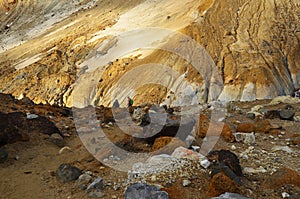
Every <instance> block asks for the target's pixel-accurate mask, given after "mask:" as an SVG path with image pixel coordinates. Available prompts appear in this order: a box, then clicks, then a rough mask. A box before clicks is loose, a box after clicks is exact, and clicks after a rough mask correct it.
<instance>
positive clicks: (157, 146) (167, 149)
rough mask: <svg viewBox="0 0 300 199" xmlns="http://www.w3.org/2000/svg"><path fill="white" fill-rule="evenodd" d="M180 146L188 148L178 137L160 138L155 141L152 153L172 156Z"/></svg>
mask: <svg viewBox="0 0 300 199" xmlns="http://www.w3.org/2000/svg"><path fill="white" fill-rule="evenodd" d="M180 146H183V147H186V144H185V143H184V142H183V141H182V140H180V139H179V138H177V137H159V138H156V139H155V142H154V144H153V146H152V151H155V152H157V153H165V154H172V153H173V151H174V150H175V149H176V148H178V147H180Z"/></svg>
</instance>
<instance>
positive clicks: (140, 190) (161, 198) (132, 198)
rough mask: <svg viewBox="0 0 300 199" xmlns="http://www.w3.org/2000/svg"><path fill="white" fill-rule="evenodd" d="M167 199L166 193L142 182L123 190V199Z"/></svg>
mask: <svg viewBox="0 0 300 199" xmlns="http://www.w3.org/2000/svg"><path fill="white" fill-rule="evenodd" d="M146 198H151V199H169V196H168V193H167V192H165V191H160V190H159V188H158V187H156V186H151V185H147V184H142V183H136V184H133V185H131V186H129V187H128V188H127V189H126V191H125V196H124V199H146Z"/></svg>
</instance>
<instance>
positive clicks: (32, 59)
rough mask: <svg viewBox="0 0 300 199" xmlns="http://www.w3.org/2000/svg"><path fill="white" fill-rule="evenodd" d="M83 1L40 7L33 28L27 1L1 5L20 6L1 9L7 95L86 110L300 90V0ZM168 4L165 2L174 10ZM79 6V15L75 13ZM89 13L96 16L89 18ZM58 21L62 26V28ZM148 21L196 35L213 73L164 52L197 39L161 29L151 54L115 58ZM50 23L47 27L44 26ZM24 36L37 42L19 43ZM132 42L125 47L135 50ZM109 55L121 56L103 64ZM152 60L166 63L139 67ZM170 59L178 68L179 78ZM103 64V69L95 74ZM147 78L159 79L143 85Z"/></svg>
mask: <svg viewBox="0 0 300 199" xmlns="http://www.w3.org/2000/svg"><path fill="white" fill-rule="evenodd" d="M26 2H27V1H26ZM62 2H63V1H62ZM80 2H81V4H79V3H78V4H77V3H75V4H74V6H75V8H76V9H71V10H68V12H67V11H64V10H67V9H64V10H62V9H58V7H56V6H54V7H53V5H52V4H48V1H43V4H41V3H40V4H33V7H32V9H33V10H35V9H39V8H40V7H39V6H42V7H43V6H44V7H45V6H46V7H47V8H49V9H48V10H49V12H46V16H44V17H43V16H41V14H39V12H37V13H34V16H35V17H36V19H37V20H35V22H34V24H29V25H28V24H27V25H28V26H27V27H29V28H27V27H25V26H23V25H22V24H23V22H24V24H25V21H26V18H22V17H25V16H27V15H26V14H24V16H22V17H20V19H19V20H18V21H15V20H13V19H14V18H18V13H24V12H25V13H26V12H28V10H26V9H24V8H26V6H24V5H25V4H24V3H25V1H1V3H2V4H3V5H4V4H5V5H9V6H16V7H15V9H13V10H7V9H6V10H7V12H8V13H7V14H6V15H4V11H1V12H3V15H2V16H1V20H2V19H3V21H4V23H3V25H2V24H1V27H0V28H1V30H0V31H1V35H3V37H1V38H3V39H2V40H1V44H2V49H0V60H1V61H0V77H1V78H0V91H1V92H4V93H10V94H13V95H14V96H16V97H20V98H21V97H24V96H26V97H28V98H30V99H32V100H33V101H34V102H36V103H40V102H42V103H50V104H58V105H66V106H73V105H75V106H78V107H82V106H87V105H91V104H92V105H94V104H96V105H101V104H103V105H105V106H112V105H113V102H114V101H115V100H116V99H118V100H119V102H120V105H121V106H124V105H126V98H127V96H128V95H130V96H131V97H133V98H134V101H135V103H136V104H140V103H144V102H151V103H164V104H168V105H176V106H181V105H191V104H197V103H199V102H200V103H203V102H207V101H211V100H216V99H219V100H224V101H230V100H242V101H249V100H255V99H268V98H274V97H276V96H278V95H288V94H291V92H292V91H293V90H294V89H295V88H298V87H299V81H300V79H299V67H300V54H299V50H300V44H299V43H300V42H299V39H300V24H299V18H300V16H299V13H300V5H299V1H297V0H292V1H288V2H287V1H285V0H275V1H266V0H264V1H254V0H250V1H249V0H224V1H213V0H203V1H201V2H199V1H196V0H191V1H190V3H189V4H184V5H182V6H181V4H180V2H178V1H175V0H174V1H168V2H165V1H161V2H156V3H155V4H154V3H153V2H151V1H139V0H136V1H133V2H132V1H131V2H126V3H124V2H123V3H120V2H118V1H113V2H112V3H111V5H109V6H110V12H109V11H107V9H105V6H108V5H107V2H98V4H99V5H98V4H97V5H98V6H97V7H96V6H95V4H94V3H93V1H86V3H87V4H86V5H84V4H85V3H84V2H82V1H80ZM102 4H103V5H102ZM3 5H2V6H3ZM76 6H77V7H76ZM158 7H164V9H165V11H166V16H163V15H162V14H161V9H157V8H158ZM132 8H134V9H132ZM79 9H81V11H80V12H78V10H79ZM149 9H151V10H152V12H151V15H149V18H148V17H144V14H141V13H142V12H144V11H145V10H149ZM39 10H40V9H39ZM32 12H34V11H32ZM64 12H66V13H64ZM76 12H77V14H78V16H77V17H76V15H70V14H71V13H76ZM81 12H82V13H84V14H85V16H89V18H84V17H81ZM99 13H101V15H99ZM32 14H33V13H32ZM50 16H51V17H50ZM68 16H69V18H68ZM45 19H46V20H45ZM129 19H130V20H129ZM41 21H42V22H41ZM45 21H46V22H47V23H45ZM48 22H49V23H48ZM54 22H55V23H56V25H55V26H53V27H52V26H51V24H54ZM136 22H139V23H136ZM37 27H40V28H39V29H38V28H37ZM49 27H52V28H49ZM145 27H159V28H167V29H170V30H173V31H175V32H176V31H180V32H182V33H183V34H185V35H186V36H187V37H188V38H190V40H191V39H194V40H195V41H197V42H198V43H199V44H200V45H201V46H203V47H204V48H203V50H204V51H205V52H206V53H207V55H209V56H210V57H211V58H212V59H210V58H209V57H205V59H203V60H205V61H203V64H204V65H209V66H211V67H212V68H209V69H211V70H208V69H205V70H202V71H200V72H199V70H198V71H197V69H195V68H194V66H193V63H187V62H188V61H184V60H183V58H184V57H176V56H173V55H174V54H175V53H174V52H165V51H163V50H157V49H162V46H163V45H166V44H167V46H170V48H171V49H174V50H177V47H178V46H180V48H182V47H183V46H184V45H185V44H186V43H188V40H186V39H182V38H178V37H177V36H174V37H172V35H168V39H169V40H166V39H165V35H161V38H159V39H158V45H157V46H154V47H155V48H154V50H150V51H148V52H147V53H144V52H143V51H135V54H134V55H124V54H123V55H122V56H123V57H121V58H114V56H113V52H116V51H118V50H120V48H118V47H119V46H122V42H123V44H127V45H131V43H132V42H130V41H127V40H124V38H126V37H119V36H118V35H120V34H123V32H124V31H125V32H126V31H130V30H133V29H143V28H145ZM43 28H45V31H44V33H43V31H39V30H43ZM46 28H49V29H48V30H46ZM106 29H108V30H106ZM122 31H123V32H122ZM17 33H18V34H21V36H19V37H20V38H25V41H26V40H28V42H25V41H21V40H20V38H19V39H18V38H17V36H18V34H17ZM24 33H26V34H27V35H25V36H24ZM42 33H43V34H42ZM95 35H96V36H95ZM123 36H124V35H123ZM34 37H35V39H32V38H34ZM122 39H123V40H122ZM166 41H167V42H166ZM7 42H8V43H7ZM9 42H10V43H11V42H16V44H18V45H19V44H20V45H19V46H17V47H16V48H12V47H14V46H15V45H12V44H10V43H9ZM160 42H161V43H160ZM127 45H125V46H123V47H124V48H125V49H126V48H128V46H127ZM174 46H175V47H174ZM172 47H174V48H172ZM132 48H133V47H132ZM193 52H194V51H193ZM124 53H125V52H124ZM172 53H173V55H172ZM125 54H126V53H125ZM129 54H130V53H129ZM141 55H142V56H141ZM193 56H194V55H193ZM99 57H106V58H107V60H109V59H108V58H110V57H111V58H112V60H109V61H110V62H105V63H104V62H103V63H102V62H99V60H98V58H99ZM204 62H205V63H204ZM149 63H157V65H158V67H157V65H155V66H151V67H152V68H151V70H149V71H145V70H141V71H139V70H138V69H139V66H145V65H147V64H149ZM160 65H163V66H166V67H167V68H169V69H171V70H174V71H175V72H176V75H174V74H172V73H168V72H166V70H165V68H164V67H161V66H160ZM97 67H98V69H97V70H95V71H91V70H90V69H91V68H94V69H95V68H97ZM155 67H157V68H155ZM133 69H135V70H133ZM135 72H136V73H135ZM125 77H126V78H127V79H126V78H125ZM172 77H173V78H172ZM174 77H176V78H174ZM76 80H77V81H76ZM124 80H126V81H124ZM141 80H144V81H146V80H151V81H147V82H148V83H149V84H142V82H140V81H141ZM155 81H159V82H160V83H161V85H157V84H155ZM75 82H76V85H77V87H76V88H74V85H75ZM91 82H94V83H93V84H91ZM120 82H121V83H120ZM135 83H137V84H135ZM120 85H122V86H121V87H120ZM120 88H121V89H120ZM167 88H168V89H167ZM116 91H117V92H116Z"/></svg>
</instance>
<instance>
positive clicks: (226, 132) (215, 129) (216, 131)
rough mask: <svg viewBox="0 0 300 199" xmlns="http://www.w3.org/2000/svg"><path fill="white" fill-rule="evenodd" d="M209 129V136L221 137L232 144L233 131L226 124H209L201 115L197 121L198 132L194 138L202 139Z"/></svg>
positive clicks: (206, 118)
mask: <svg viewBox="0 0 300 199" xmlns="http://www.w3.org/2000/svg"><path fill="white" fill-rule="evenodd" d="M210 125H211V126H210ZM222 126H223V128H222V129H221V128H220V127H222ZM209 129H211V130H210V132H209V135H210V136H218V135H221V136H222V137H223V138H224V139H225V140H226V141H227V142H234V140H235V139H234V135H233V133H234V130H233V129H232V128H231V126H230V125H229V124H228V123H222V122H213V123H211V122H210V119H209V118H208V117H207V116H206V115H204V114H201V115H200V117H199V121H198V131H197V134H196V138H204V137H205V136H206V134H207V132H208V130H209ZM220 131H221V132H220Z"/></svg>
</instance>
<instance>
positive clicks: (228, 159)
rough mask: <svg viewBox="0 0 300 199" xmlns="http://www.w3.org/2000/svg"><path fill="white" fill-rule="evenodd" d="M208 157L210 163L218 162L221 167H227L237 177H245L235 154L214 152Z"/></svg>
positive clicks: (221, 151)
mask: <svg viewBox="0 0 300 199" xmlns="http://www.w3.org/2000/svg"><path fill="white" fill-rule="evenodd" d="M207 157H208V159H209V160H210V161H217V162H218V164H219V165H221V166H222V165H224V166H227V167H228V168H229V169H231V170H232V171H233V172H234V173H235V175H237V176H243V173H242V168H241V165H240V161H239V159H238V157H237V156H236V155H235V154H234V153H232V152H230V151H228V150H220V151H212V152H210V153H209V154H208V156H207Z"/></svg>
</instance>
